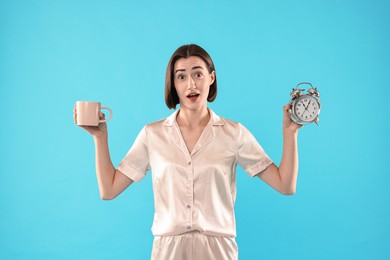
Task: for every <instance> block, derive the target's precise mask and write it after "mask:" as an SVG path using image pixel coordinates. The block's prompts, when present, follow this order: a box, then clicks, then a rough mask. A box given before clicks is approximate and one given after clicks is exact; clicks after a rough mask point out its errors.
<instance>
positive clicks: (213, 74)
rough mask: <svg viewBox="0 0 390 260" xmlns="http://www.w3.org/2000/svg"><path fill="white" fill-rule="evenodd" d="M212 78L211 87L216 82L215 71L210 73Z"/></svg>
mask: <svg viewBox="0 0 390 260" xmlns="http://www.w3.org/2000/svg"><path fill="white" fill-rule="evenodd" d="M210 77H211V83H210V86H211V85H212V84H213V83H214V81H215V70H213V71H212V72H211V73H210Z"/></svg>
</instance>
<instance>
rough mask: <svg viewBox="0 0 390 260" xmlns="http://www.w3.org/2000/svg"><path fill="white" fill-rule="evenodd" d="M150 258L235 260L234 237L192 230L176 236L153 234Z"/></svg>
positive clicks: (236, 255) (236, 253)
mask: <svg viewBox="0 0 390 260" xmlns="http://www.w3.org/2000/svg"><path fill="white" fill-rule="evenodd" d="M151 259H152V260H237V259H238V248H237V244H236V240H235V238H234V237H223V236H208V235H203V234H201V233H200V232H198V231H192V232H188V233H184V234H182V235H177V236H155V237H154V241H153V250H152V257H151Z"/></svg>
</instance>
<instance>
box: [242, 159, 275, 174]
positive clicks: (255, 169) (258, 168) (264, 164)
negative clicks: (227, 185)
mask: <svg viewBox="0 0 390 260" xmlns="http://www.w3.org/2000/svg"><path fill="white" fill-rule="evenodd" d="M272 163H273V162H272V160H271V159H270V158H266V159H264V160H262V161H261V162H259V163H257V164H255V165H253V166H251V167H249V168H247V169H246V170H245V172H246V173H248V174H249V176H251V177H254V176H256V175H257V174H258V173H260V172H262V171H264V170H265V169H266V168H268V166H270V165H271V164H272Z"/></svg>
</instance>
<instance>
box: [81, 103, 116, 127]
mask: <svg viewBox="0 0 390 260" xmlns="http://www.w3.org/2000/svg"><path fill="white" fill-rule="evenodd" d="M76 109H77V125H82V126H98V125H99V123H105V122H107V121H109V120H110V119H111V118H112V110H111V109H110V108H109V107H104V106H101V105H100V102H91V101H77V102H76ZM101 109H107V110H108V111H110V116H109V117H108V118H107V119H100V118H99V112H100V110H101Z"/></svg>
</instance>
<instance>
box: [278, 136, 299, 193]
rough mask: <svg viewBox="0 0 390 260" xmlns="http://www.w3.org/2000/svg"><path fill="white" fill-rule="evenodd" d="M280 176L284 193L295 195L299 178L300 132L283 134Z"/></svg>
mask: <svg viewBox="0 0 390 260" xmlns="http://www.w3.org/2000/svg"><path fill="white" fill-rule="evenodd" d="M279 174H280V180H281V186H282V187H281V188H282V189H283V191H284V192H285V193H287V194H294V193H295V190H296V185H297V178H298V132H296V133H284V134H283V155H282V160H281V162H280V166H279Z"/></svg>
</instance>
